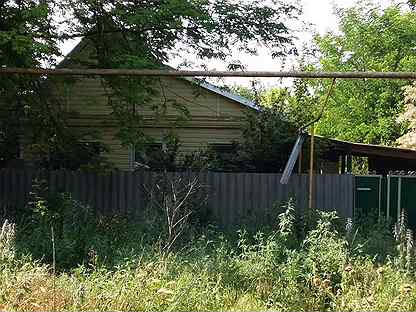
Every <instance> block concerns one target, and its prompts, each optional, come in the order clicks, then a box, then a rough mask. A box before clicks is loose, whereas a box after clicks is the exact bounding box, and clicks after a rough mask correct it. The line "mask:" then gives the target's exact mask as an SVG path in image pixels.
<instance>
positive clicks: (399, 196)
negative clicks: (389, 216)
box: [397, 177, 402, 220]
mask: <svg viewBox="0 0 416 312" xmlns="http://www.w3.org/2000/svg"><path fill="white" fill-rule="evenodd" d="M401 204H402V177H399V180H398V181H397V220H400V213H401V210H402V209H401V207H400V206H401Z"/></svg>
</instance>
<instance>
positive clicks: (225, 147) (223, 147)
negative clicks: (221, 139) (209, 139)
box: [209, 143, 235, 155]
mask: <svg viewBox="0 0 416 312" xmlns="http://www.w3.org/2000/svg"><path fill="white" fill-rule="evenodd" d="M209 146H210V147H211V148H212V149H213V150H214V151H215V153H217V154H218V155H227V154H232V153H234V152H235V146H234V145H233V144H231V143H212V144H209Z"/></svg>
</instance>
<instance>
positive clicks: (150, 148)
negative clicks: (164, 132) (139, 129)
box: [133, 143, 164, 169]
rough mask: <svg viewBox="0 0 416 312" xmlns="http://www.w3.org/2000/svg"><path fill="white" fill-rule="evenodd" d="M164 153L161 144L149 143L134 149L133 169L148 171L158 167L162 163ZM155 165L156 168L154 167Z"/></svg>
mask: <svg viewBox="0 0 416 312" xmlns="http://www.w3.org/2000/svg"><path fill="white" fill-rule="evenodd" d="M163 157H164V151H163V144H162V143H150V144H145V145H142V146H139V147H135V148H134V155H133V168H134V169H150V168H154V167H158V166H157V164H158V163H160V162H161V161H163ZM155 165H156V166H155Z"/></svg>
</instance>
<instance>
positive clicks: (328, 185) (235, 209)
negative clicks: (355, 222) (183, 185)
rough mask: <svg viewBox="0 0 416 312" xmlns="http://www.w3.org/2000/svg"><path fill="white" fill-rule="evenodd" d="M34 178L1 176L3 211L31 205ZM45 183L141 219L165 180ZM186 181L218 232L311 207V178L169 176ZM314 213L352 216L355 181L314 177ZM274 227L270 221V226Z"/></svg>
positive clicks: (116, 177) (110, 177)
mask: <svg viewBox="0 0 416 312" xmlns="http://www.w3.org/2000/svg"><path fill="white" fill-rule="evenodd" d="M36 176H37V175H36V173H35V172H34V171H30V170H10V169H3V170H0V208H2V211H3V213H5V214H11V215H12V214H13V213H14V212H15V211H16V209H21V207H22V206H23V205H24V204H25V203H26V202H27V201H28V196H29V192H30V191H31V185H32V181H33V179H34V178H35V177H36ZM42 176H43V177H46V179H47V181H48V183H49V186H50V190H51V191H54V192H62V191H66V192H70V193H71V194H72V196H73V198H74V199H76V200H78V201H80V202H82V203H84V204H88V205H90V206H91V207H92V208H93V209H94V210H95V212H96V213H97V214H102V215H128V216H136V217H139V218H140V217H142V216H143V212H144V209H145V208H146V207H148V194H147V190H149V189H151V188H152V187H154V184H155V181H156V180H157V179H159V180H160V179H161V181H164V178H163V176H161V174H160V173H156V172H150V171H142V172H111V173H109V174H105V175H103V174H93V173H83V172H79V171H51V172H46V174H45V173H44V174H43V175H42ZM169 176H171V177H172V176H177V177H182V178H183V179H187V178H192V177H198V179H199V183H200V184H201V185H202V186H203V188H202V192H203V193H204V194H205V195H206V196H207V203H206V205H205V206H204V207H203V211H206V213H207V215H208V216H211V218H210V220H211V221H213V222H215V223H217V224H219V225H220V226H229V225H238V224H243V223H247V222H248V223H250V224H261V223H263V222H265V221H267V219H268V218H270V216H271V215H274V217H276V216H275V214H276V213H277V212H278V211H276V209H277V208H276V205H281V204H284V203H286V202H287V201H288V200H289V198H294V199H295V205H296V209H297V211H298V213H299V214H303V213H304V211H305V209H307V206H308V200H307V197H308V188H309V185H308V183H309V178H308V175H306V174H302V175H296V174H295V175H293V176H292V177H291V179H290V181H289V184H288V185H282V184H280V183H279V181H280V178H281V174H271V173H264V174H263V173H222V172H211V171H205V172H185V173H169ZM314 199H315V200H314V203H315V205H314V207H315V208H317V209H321V210H324V211H337V212H338V214H339V215H340V216H341V217H343V218H347V217H352V216H353V205H354V176H353V175H350V174H344V175H331V174H326V175H317V176H315V191H314ZM269 221H270V220H269Z"/></svg>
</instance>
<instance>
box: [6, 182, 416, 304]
mask: <svg viewBox="0 0 416 312" xmlns="http://www.w3.org/2000/svg"><path fill="white" fill-rule="evenodd" d="M173 181H174V180H173ZM195 183H196V182H195ZM195 183H191V184H190V185H189V184H186V183H185V184H183V183H182V184H180V183H176V184H175V185H174V190H173V189H172V185H170V189H169V185H168V184H166V185H164V186H162V185H159V186H156V188H159V189H160V188H164V189H163V191H162V194H161V195H159V196H157V197H156V198H154V201H156V202H157V203H158V204H153V207H152V209H151V210H150V211H149V213H150V212H152V211H153V212H155V213H157V214H158V215H153V216H152V215H149V216H146V218H144V220H141V221H140V220H137V219H136V220H134V219H132V218H130V219H127V218H122V217H98V216H93V214H92V213H91V209H89V208H88V207H84V206H83V205H81V204H79V203H78V202H76V201H74V200H73V199H71V198H70V196H68V195H65V194H55V195H53V194H52V195H51V194H48V193H47V189H46V188H45V186H44V185H42V183H41V182H38V183H37V187H35V188H34V190H35V191H34V193H33V194H32V201H31V203H30V208H31V210H30V213H29V215H26V216H25V217H22V218H20V220H19V221H18V222H17V224H16V225H15V224H13V223H10V222H9V221H4V222H3V226H2V230H1V234H0V266H1V271H0V307H1V309H2V310H13V311H14V310H17V311H24V310H35V311H45V310H87V311H92V310H123V311H124V310H129V311H131V310H146V311H148V310H152V311H156V310H157V311H160V310H177V311H188V310H198V311H199V310H204V311H206V310H210V311H211V310H246V311H247V310H279V311H311V310H319V311H333V310H335V311H354V310H360V311H375V310H377V311H391V310H408V311H411V310H414V309H415V308H416V291H415V289H414V286H413V284H414V282H415V281H416V280H415V269H416V268H415V266H414V252H415V249H414V246H413V239H412V237H411V232H410V231H409V230H408V229H407V228H406V222H405V216H404V215H403V216H402V218H401V219H400V220H399V222H398V223H397V224H396V225H395V227H394V228H395V231H394V233H395V235H394V236H393V234H392V231H391V228H392V227H391V226H386V225H384V226H383V225H382V223H380V222H374V223H373V224H371V223H369V222H367V221H366V223H365V224H354V222H353V221H352V220H347V221H346V222H345V220H341V219H339V218H338V217H337V216H336V214H335V213H333V212H331V213H329V212H319V211H317V212H316V213H314V214H312V215H310V217H309V218H306V219H305V218H303V219H300V218H299V216H298V215H297V213H296V211H297V210H296V207H295V206H294V202H293V201H289V202H288V203H287V204H285V205H284V206H283V207H279V206H276V207H275V210H276V211H275V214H274V219H273V220H274V221H273V222H272V224H271V226H270V227H267V228H265V227H264V228H263V229H253V228H241V229H240V230H238V231H230V230H228V231H227V230H220V229H219V228H216V227H214V226H212V225H209V224H206V223H201V222H199V223H196V222H192V221H191V219H192V218H191V215H193V214H196V215H198V214H197V213H196V212H195V211H194V208H195V207H196V206H195V203H194V201H193V200H195V199H197V198H198V197H195V196H194V195H195V193H193V190H195V187H196V185H197V184H195ZM187 186H188V187H189V188H187ZM165 187H166V188H165ZM181 191H182V193H181ZM181 194H182V195H181ZM184 194H185V195H184ZM175 195H176V202H175V199H174V198H173V197H171V196H175ZM186 196H188V197H186ZM182 202H184V203H186V205H187V208H185V209H183V210H181V209H179V208H178V206H179V205H180V203H182ZM160 205H162V206H160ZM167 206H169V207H167ZM157 208H160V209H157ZM281 208H283V211H282V212H281V213H278V210H280V211H281ZM175 209H176V213H177V216H176V217H175V216H173V215H172V212H175ZM158 216H159V217H158ZM167 216H169V217H168V219H167V220H166V219H164V218H166V217H167ZM175 218H176V219H175ZM180 218H182V220H185V223H184V225H186V226H181V227H180V233H179V232H176V233H179V236H178V237H180V239H174V241H172V237H173V238H175V236H172V235H171V234H170V231H171V230H172V228H171V225H172V221H173V220H179V219H180ZM146 220H147V222H146ZM169 220H170V221H169ZM51 228H53V229H54V241H55V252H56V260H55V261H56V263H54V261H53V258H52V253H53V248H52V243H51V238H52V236H51V235H52V231H51ZM174 231H175V229H174ZM165 234H167V235H165ZM174 235H175V234H174ZM381 240H382V241H383V244H382V245H381V244H379V242H380V241H381ZM166 244H167V245H166ZM377 244H379V245H377ZM167 248H168V250H167ZM55 264H56V267H57V268H58V270H57V272H56V274H54V271H53V270H52V267H53V265H55Z"/></svg>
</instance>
